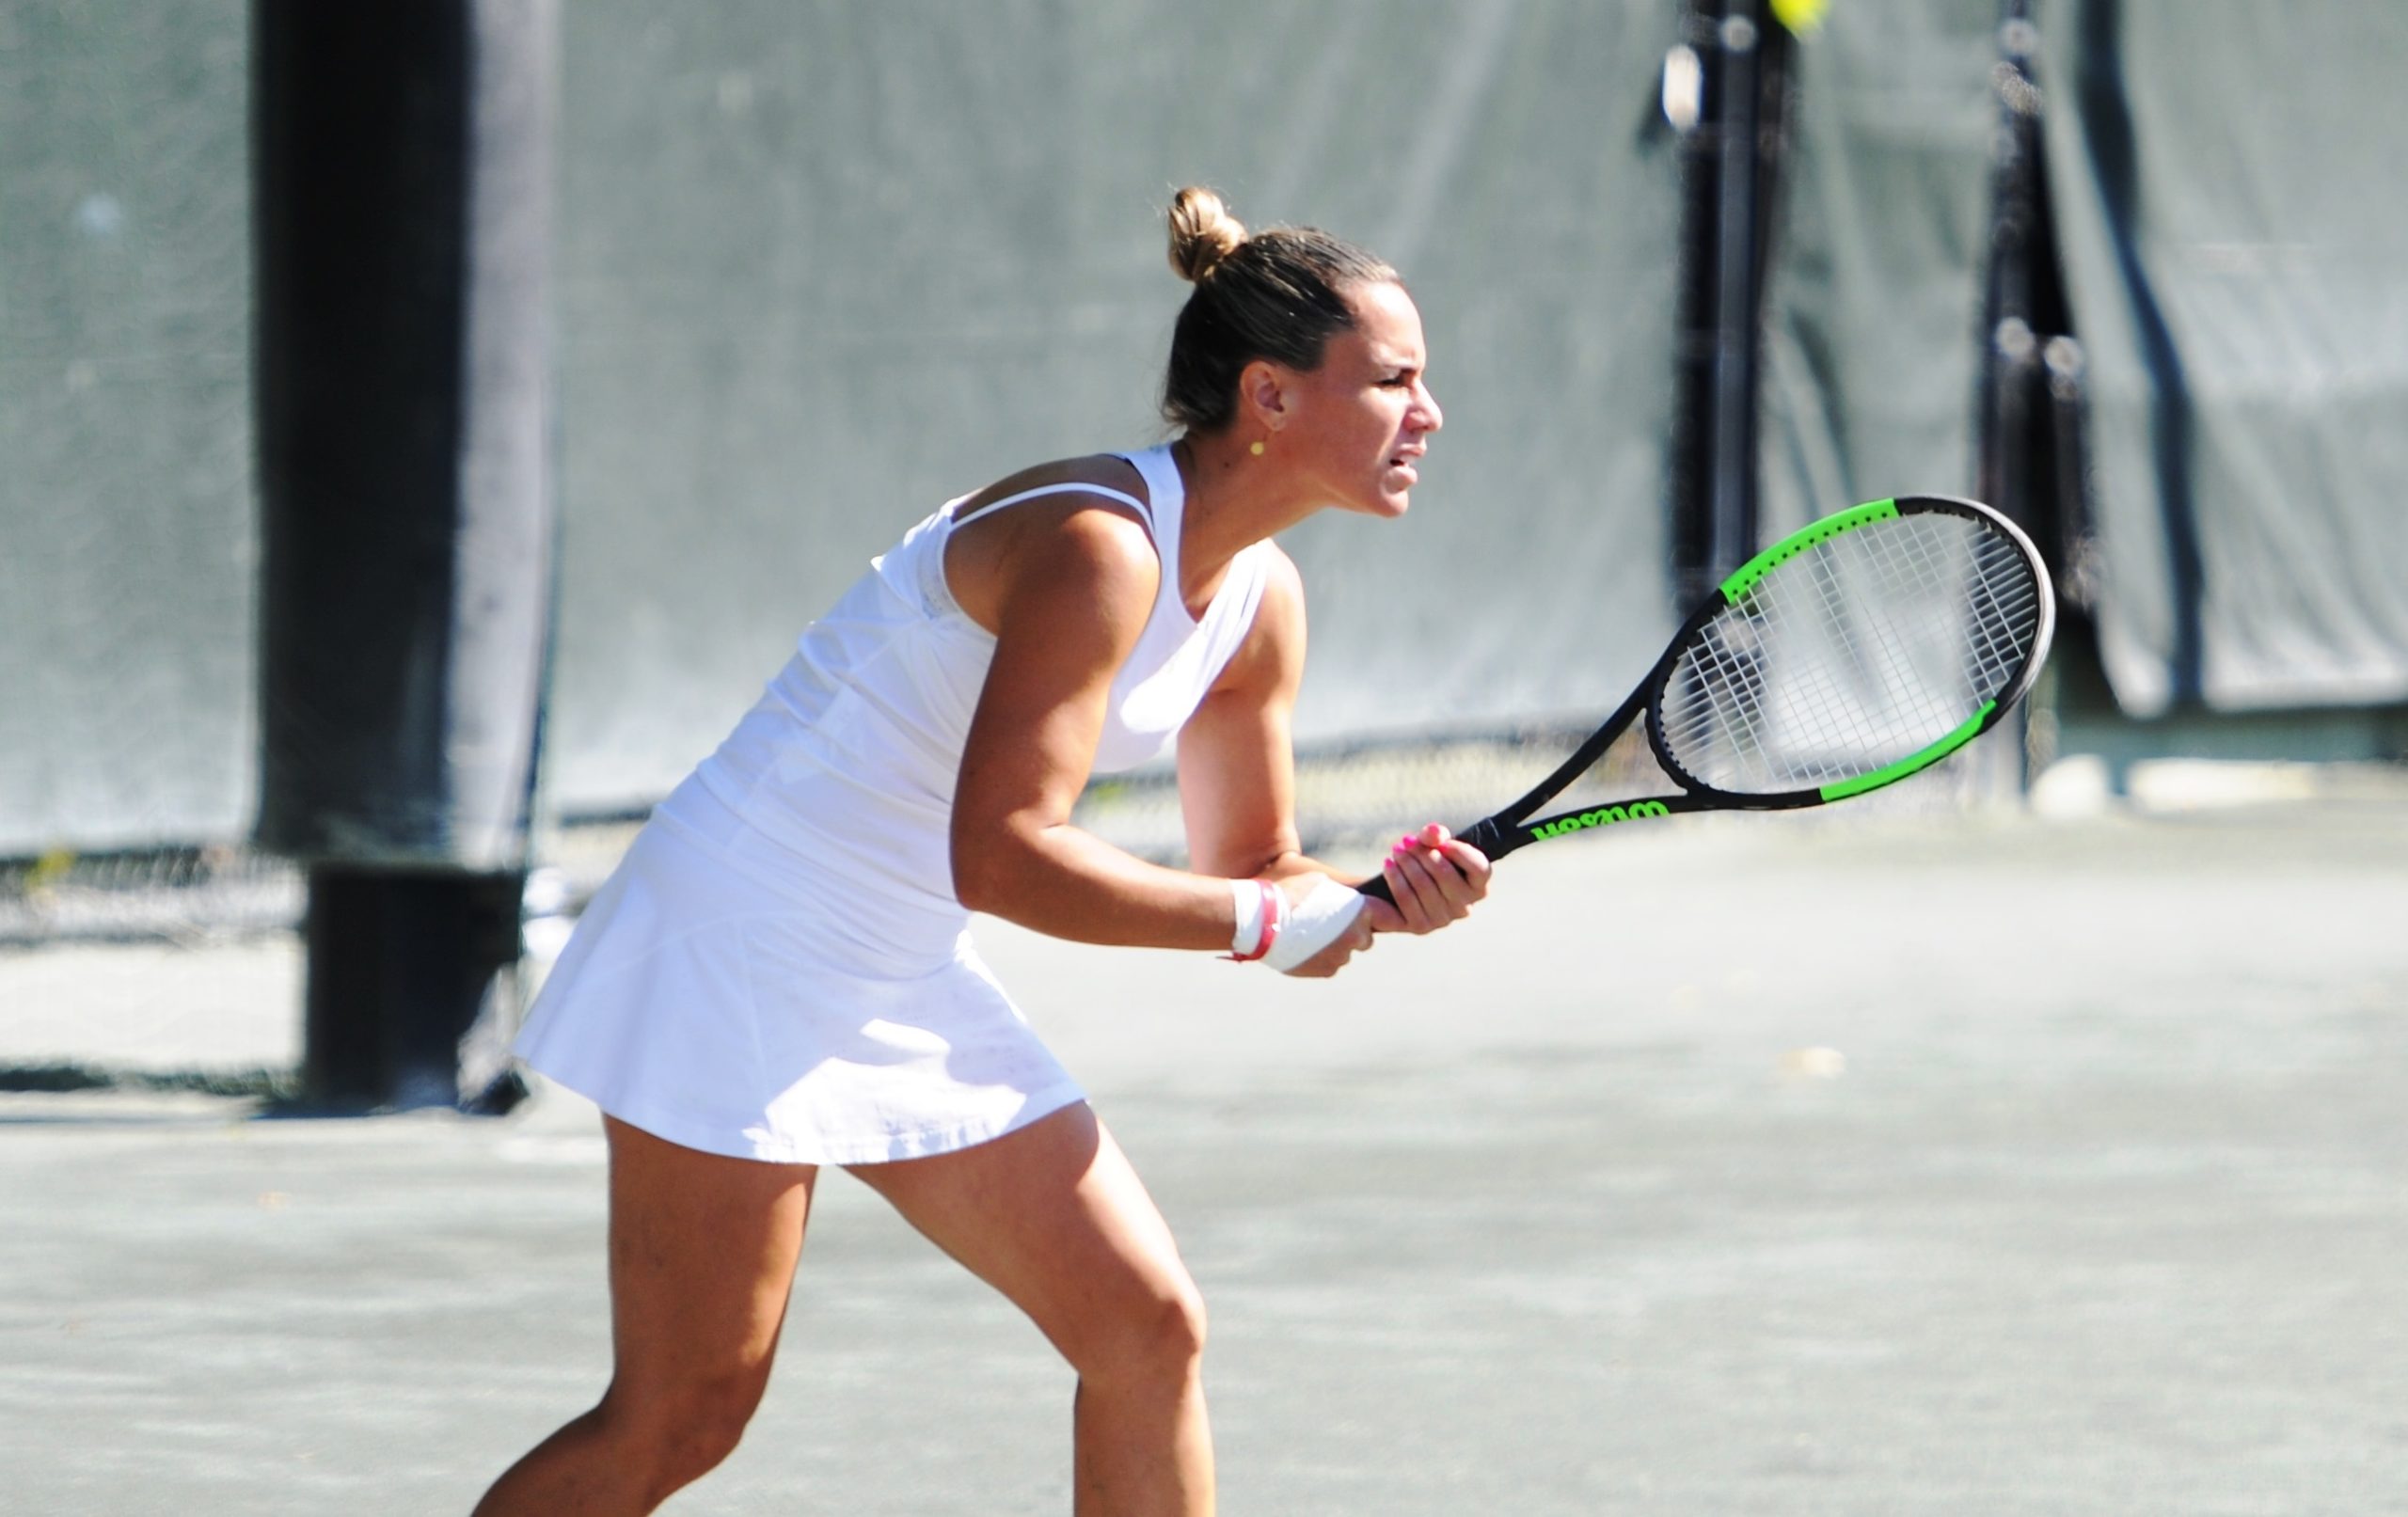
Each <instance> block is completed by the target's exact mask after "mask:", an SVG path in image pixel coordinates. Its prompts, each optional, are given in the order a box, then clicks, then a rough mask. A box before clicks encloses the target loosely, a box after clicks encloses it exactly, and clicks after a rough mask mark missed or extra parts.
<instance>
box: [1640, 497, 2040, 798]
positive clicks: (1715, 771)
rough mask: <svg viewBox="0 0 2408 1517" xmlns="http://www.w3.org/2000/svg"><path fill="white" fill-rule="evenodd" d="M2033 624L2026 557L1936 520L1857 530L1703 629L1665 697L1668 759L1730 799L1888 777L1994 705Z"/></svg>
mask: <svg viewBox="0 0 2408 1517" xmlns="http://www.w3.org/2000/svg"><path fill="white" fill-rule="evenodd" d="M2040 612H2041V607H2040V587H2039V582H2038V579H2037V577H2036V575H2035V574H2034V572H2033V570H2032V568H2031V566H2030V564H2029V563H2028V562H2027V561H2026V560H2025V558H2024V555H2023V553H2022V552H2021V550H2020V548H2018V547H2017V546H2016V545H2014V544H2013V543H2012V542H2010V541H2009V540H2007V539H2006V538H2005V537H2004V535H2003V534H2001V533H1999V532H1997V531H1995V530H1994V529H1990V528H1988V527H1987V526H1986V525H1984V524H1982V523H1980V522H1977V521H1974V520H1971V519H1968V518H1965V517H1960V516H1956V515H1949V514H1918V515H1913V516H1906V517H1900V518H1898V519H1896V520H1893V521H1884V522H1878V523H1874V524H1871V525H1868V526H1866V527H1862V528H1859V529H1856V530H1853V531H1850V532H1847V533H1845V534H1843V535H1841V536H1840V537H1837V538H1835V539H1832V540H1831V541H1830V542H1829V543H1828V544H1825V545H1821V546H1819V547H1817V548H1816V549H1815V550H1814V551H1813V552H1810V553H1806V554H1803V555H1801V556H1799V557H1798V559H1795V560H1792V561H1788V562H1785V563H1783V564H1782V565H1781V566H1780V567H1779V568H1778V569H1776V570H1774V571H1773V572H1771V573H1769V574H1767V575H1766V577H1764V578H1763V579H1762V580H1760V581H1758V583H1757V584H1756V586H1755V588H1754V589H1753V591H1752V592H1751V593H1750V594H1749V595H1748V596H1747V597H1746V598H1745V599H1744V600H1742V601H1741V602H1739V603H1738V604H1737V605H1735V606H1734V607H1731V608H1727V609H1725V610H1724V611H1723V612H1722V613H1721V614H1720V615H1719V616H1717V617H1715V618H1713V619H1712V620H1710V621H1709V622H1707V623H1706V624H1705V625H1704V626H1703V627H1702V628H1700V629H1699V633H1698V635H1697V637H1696V638H1695V639H1694V640H1693V642H1692V645H1691V647H1690V648H1689V649H1687V650H1686V651H1685V652H1684V653H1683V655H1682V656H1681V657H1680V659H1679V660H1678V661H1677V662H1676V664H1675V666H1674V668H1673V670H1672V672H1671V676H1670V678H1669V680H1668V681H1667V683H1666V686H1665V688H1664V690H1663V693H1662V695H1661V697H1660V702H1661V704H1660V709H1659V712H1658V717H1659V721H1660V731H1661V734H1662V737H1663V741H1664V746H1665V750H1666V753H1667V756H1668V757H1669V758H1671V761H1672V762H1673V763H1675V764H1676V765H1678V766H1680V767H1681V768H1682V769H1683V770H1684V771H1686V772H1687V774H1689V775H1690V776H1692V777H1693V778H1695V779H1697V780H1699V781H1701V782H1703V783H1705V784H1707V785H1710V786H1712V787H1714V788H1716V789H1718V790H1723V791H1728V792H1732V793H1736V794H1750V793H1755V794H1770V793H1777V792H1782V791H1790V790H1798V789H1806V788H1812V787H1815V786H1819V785H1824V784H1829V783H1832V782H1838V781H1843V780H1846V779H1851V778H1854V777H1857V776H1860V775H1863V774H1867V773H1870V772H1872V771H1874V770H1876V769H1879V768H1882V767H1885V766H1889V765H1891V764H1894V763H1896V762H1898V761H1900V760H1902V759H1905V758H1907V757H1909V756H1910V755H1912V754H1914V753H1916V752H1919V751H1922V750H1923V749H1925V748H1926V747H1928V746H1929V745H1930V744H1932V743H1934V742H1936V741H1938V740H1939V739H1940V738H1941V737H1943V736H1946V735H1948V734H1950V733H1952V732H1954V731H1956V730H1957V728H1958V727H1960V726H1962V725H1963V724H1964V723H1965V722H1966V721H1967V720H1969V719H1972V717H1973V716H1975V715H1976V714H1977V713H1978V712H1979V711H1980V710H1981V708H1982V706H1983V704H1984V703H1986V702H1988V701H1992V700H1996V699H1998V698H1999V697H2000V696H2002V695H2003V694H2004V693H2005V692H2006V690H2007V689H2008V687H2009V686H2010V685H2011V684H2012V682H2013V681H2014V680H2015V679H2016V678H2017V676H2018V674H2019V673H2020V671H2021V669H2022V668H2023V666H2024V663H2025V661H2026V656H2027V655H2028V653H2029V652H2030V650H2031V648H2032V644H2033V640H2034V639H2035V637H2036V635H2037V629H2038V626H2039V624H2040V620H2041V615H2040Z"/></svg>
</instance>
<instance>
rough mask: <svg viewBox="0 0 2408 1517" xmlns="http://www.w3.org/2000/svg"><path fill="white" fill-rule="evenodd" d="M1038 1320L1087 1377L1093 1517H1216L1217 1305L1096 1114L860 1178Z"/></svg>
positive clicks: (1084, 1498)
mask: <svg viewBox="0 0 2408 1517" xmlns="http://www.w3.org/2000/svg"><path fill="white" fill-rule="evenodd" d="M852 1173H854V1174H855V1175H857V1176H859V1177H861V1178H862V1179H863V1181H865V1182H866V1183H867V1184H868V1185H869V1186H870V1188H871V1189H873V1190H875V1191H877V1192H878V1193H879V1194H880V1195H882V1196H884V1197H885V1198H886V1199H887V1200H888V1201H889V1202H891V1203H893V1205H894V1206H895V1209H896V1210H898V1211H900V1212H901V1213H902V1214H903V1216H904V1218H905V1219H906V1220H907V1221H909V1222H910V1223H911V1225H913V1226H915V1227H917V1228H919V1229H920V1231H921V1232H923V1233H925V1234H927V1236H928V1237H929V1238H930V1239H931V1240H934V1241H935V1242H936V1243H937V1245H938V1246H939V1247H941V1248H943V1249H944V1250H945V1252H947V1253H948V1254H951V1255H952V1256H954V1257H955V1258H957V1259H959V1260H960V1261H961V1262H962V1263H963V1264H965V1265H967V1266H968V1267H969V1268H970V1270H971V1272H973V1273H974V1274H976V1275H977V1276H978V1277H979V1278H981V1279H983V1280H985V1281H987V1282H988V1283H989V1284H990V1285H992V1286H994V1287H995V1288H997V1289H998V1290H1001V1291H1002V1292H1003V1293H1004V1294H1005V1295H1006V1297H1008V1298H1010V1299H1011V1301H1012V1302H1013V1303H1014V1304H1017V1305H1018V1306H1019V1307H1020V1308H1021V1309H1022V1311H1025V1312H1026V1313H1028V1315H1029V1317H1030V1319H1033V1320H1034V1321H1035V1322H1036V1323H1037V1325H1038V1328H1039V1329H1041V1330H1042V1331H1043V1332H1044V1334H1045V1335H1046V1337H1047V1338H1049V1339H1051V1340H1052V1341H1053V1344H1054V1347H1055V1348H1057V1349H1059V1350H1060V1351H1062V1355H1063V1357H1064V1358H1066V1359H1068V1360H1069V1362H1070V1366H1071V1367H1072V1368H1074V1369H1076V1370H1077V1371H1078V1376H1079V1389H1078V1399H1077V1402H1076V1404H1075V1409H1074V1413H1073V1428H1074V1432H1075V1449H1076V1452H1075V1477H1076V1483H1077V1498H1076V1506H1075V1510H1076V1512H1077V1513H1078V1514H1079V1517H1204V1514H1208V1513H1210V1512H1211V1511H1212V1433H1211V1430H1210V1429H1209V1427H1208V1425H1207V1423H1206V1421H1205V1416H1204V1389H1203V1383H1202V1380H1201V1378H1200V1376H1199V1370H1198V1362H1199V1359H1200V1357H1201V1355H1202V1353H1203V1349H1204V1308H1203V1304H1202V1303H1201V1301H1200V1300H1199V1299H1198V1298H1197V1296H1196V1285H1195V1282H1194V1281H1192V1280H1190V1279H1189V1278H1188V1274H1187V1267H1186V1266H1185V1265H1183V1264H1182V1263H1180V1258H1179V1250H1178V1247H1177V1245H1175V1244H1174V1243H1173V1242H1172V1241H1171V1236H1170V1229H1169V1228H1168V1227H1167V1226H1166V1225H1164V1222H1163V1219H1162V1215H1161V1213H1159V1212H1158V1211H1156V1210H1155V1209H1154V1204H1153V1201H1152V1199H1151V1198H1149V1196H1148V1195H1147V1194H1146V1190H1145V1187H1144V1185H1142V1184H1141V1183H1140V1182H1139V1181H1138V1179H1137V1176H1136V1172H1135V1171H1133V1169H1131V1168H1130V1167H1129V1161H1128V1160H1127V1159H1126V1158H1124V1157H1123V1156H1122V1154H1121V1152H1120V1149H1119V1147H1118V1146H1117V1145H1116V1144H1114V1143H1113V1141H1112V1136H1111V1134H1110V1133H1108V1132H1106V1131H1104V1130H1103V1127H1102V1125H1101V1123H1100V1122H1098V1121H1097V1120H1096V1116H1095V1113H1094V1112H1093V1111H1092V1110H1090V1109H1089V1108H1088V1107H1087V1106H1086V1105H1085V1103H1081V1104H1079V1105H1076V1106H1072V1107H1070V1108H1069V1109H1067V1110H1065V1111H1061V1112H1057V1113H1055V1114H1053V1115H1052V1116H1049V1117H1046V1118H1044V1119H1043V1120H1041V1121H1038V1122H1035V1123H1032V1124H1030V1125H1029V1126H1027V1127H1025V1128H1022V1129H1021V1130H1019V1131H1017V1132H1013V1133H1009V1134H1007V1135H1006V1136H1004V1137H1001V1138H998V1139H996V1140H995V1141H994V1142H992V1143H987V1144H981V1145H979V1146H976V1147H974V1148H965V1149H963V1150H961V1151H960V1152H958V1153H950V1154H943V1155H939V1156H937V1157H935V1158H931V1159H909V1160H901V1161H895V1162H894V1163H887V1164H864V1165H861V1166H858V1167H856V1168H854V1169H853V1171H852Z"/></svg>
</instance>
